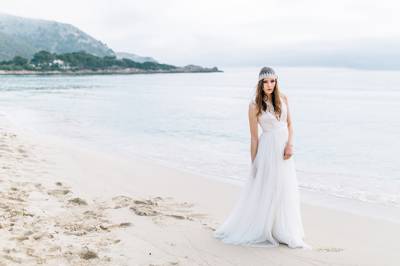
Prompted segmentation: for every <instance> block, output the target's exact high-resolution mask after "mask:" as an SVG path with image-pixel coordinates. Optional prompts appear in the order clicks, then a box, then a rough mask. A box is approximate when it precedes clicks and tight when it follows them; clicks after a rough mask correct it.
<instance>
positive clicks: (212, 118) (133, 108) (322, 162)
mask: <svg viewBox="0 0 400 266" xmlns="http://www.w3.org/2000/svg"><path fill="white" fill-rule="evenodd" d="M224 70H225V71H224V73H187V74H141V75H90V76H89V75H88V76H0V111H2V112H3V113H6V114H7V115H8V116H9V117H10V118H11V119H12V120H13V121H14V122H15V123H17V124H18V125H20V126H22V127H24V128H27V129H29V130H33V131H35V132H37V133H40V134H43V135H52V136H58V137H61V138H65V139H68V140H70V141H74V142H76V143H79V144H80V145H86V146H88V147H92V148H95V149H99V150H103V151H107V152H114V153H116V154H118V155H123V156H124V157H126V158H127V159H129V158H130V157H134V156H138V155H139V156H142V157H145V158H148V159H151V160H154V161H157V162H158V163H160V164H165V165H167V166H170V167H174V168H179V169H183V170H186V171H190V172H194V173H198V174H201V175H203V176H206V177H211V178H217V179H219V180H221V181H226V182H234V183H242V182H243V181H244V180H245V179H246V178H248V175H249V166H250V131H249V125H248V105H249V101H250V99H251V97H252V96H253V95H254V91H255V85H256V82H257V75H258V71H259V68H257V67H254V68H226V69H224ZM276 71H277V73H278V75H279V85H280V87H281V91H282V92H283V93H284V94H286V95H287V96H288V99H289V110H290V112H291V115H292V120H293V127H294V152H295V154H294V157H293V158H294V159H295V164H296V169H297V173H298V179H299V183H300V186H301V188H302V189H303V190H307V191H314V192H318V193H321V194H324V195H332V196H334V197H340V198H346V199H356V200H358V201H366V202H372V203H377V204H381V205H387V206H393V207H400V159H399V155H398V153H399V151H400V142H399V136H400V119H399V113H400V104H399V102H400V75H399V74H400V72H396V71H373V70H354V69H340V68H284V67H281V68H276Z"/></svg>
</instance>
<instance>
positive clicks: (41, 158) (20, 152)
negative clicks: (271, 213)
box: [0, 115, 400, 266]
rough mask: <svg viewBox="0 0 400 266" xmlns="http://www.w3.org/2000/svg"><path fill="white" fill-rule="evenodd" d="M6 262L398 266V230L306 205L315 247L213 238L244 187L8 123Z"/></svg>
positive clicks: (3, 148) (2, 124) (1, 259)
mask: <svg viewBox="0 0 400 266" xmlns="http://www.w3.org/2000/svg"><path fill="white" fill-rule="evenodd" d="M0 156H1V168H0V171H1V175H0V187H1V189H0V196H1V204H0V217H1V220H0V232H1V236H2V237H1V244H2V245H1V250H0V265H160V266H161V265H218V266H219V265H221V266H222V265H296V266H297V265H379V266H383V265H399V264H400V254H399V253H398V249H399V248H398V243H397V239H398V238H400V226H399V224H398V223H394V222H389V221H385V220H380V219H375V218H371V217H366V216H359V215H355V214H351V213H348V212H344V211H338V210H334V209H330V208H324V207H318V206H313V205H309V204H303V205H302V213H303V221H304V226H305V232H306V238H305V240H306V242H307V243H309V244H310V245H311V246H312V247H313V249H312V250H302V249H289V248H288V247H287V246H285V245H281V246H280V247H279V248H274V249H268V248H267V249H266V248H251V247H242V246H232V245H226V244H223V243H221V242H220V241H218V240H216V239H214V238H213V237H212V233H213V231H214V230H215V228H216V227H217V226H218V225H219V224H220V223H221V222H222V221H223V220H224V218H225V217H226V215H227V214H228V213H229V211H230V209H231V208H232V207H233V205H234V203H235V200H236V198H237V196H238V193H239V191H240V187H238V186H235V185H230V184H227V183H222V182H218V181H216V180H214V179H211V178H207V177H203V176H196V175H194V174H190V173H187V172H184V171H179V170H176V169H171V168H168V167H165V166H161V165H158V164H156V163H154V162H151V161H147V160H144V159H141V158H118V157H116V156H114V155H113V156H111V155H110V154H105V153H100V152H98V151H95V150H92V149H88V148H85V147H81V146H77V145H74V144H73V143H67V142H65V141H62V140H60V139H57V138H49V137H44V136H39V135H35V134H33V133H29V132H26V131H22V130H21V129H20V128H16V127H15V125H13V124H12V121H8V120H7V119H6V118H5V116H3V115H1V116H0Z"/></svg>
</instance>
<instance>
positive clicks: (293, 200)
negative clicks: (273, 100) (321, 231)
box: [214, 99, 311, 248]
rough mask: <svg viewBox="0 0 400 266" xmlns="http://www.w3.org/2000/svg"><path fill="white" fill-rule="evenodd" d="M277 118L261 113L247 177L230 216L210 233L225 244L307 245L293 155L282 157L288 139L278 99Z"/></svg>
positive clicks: (283, 115) (283, 113) (306, 246)
mask: <svg viewBox="0 0 400 266" xmlns="http://www.w3.org/2000/svg"><path fill="white" fill-rule="evenodd" d="M281 102H282V104H281V106H282V107H281V110H282V111H281V118H280V119H279V120H278V119H277V118H276V117H275V115H274V114H273V113H272V112H269V111H267V112H264V111H263V112H262V114H261V115H260V116H259V118H258V123H259V125H260V126H261V128H262V134H261V135H260V137H259V142H258V148H257V155H256V157H255V159H254V162H253V163H252V165H251V171H250V175H249V178H248V179H247V180H246V182H245V185H244V187H243V188H242V190H241V193H240V195H239V198H238V200H237V202H236V204H235V206H234V208H233V210H232V211H231V213H230V215H229V216H228V217H227V219H226V220H225V221H224V223H223V224H221V225H220V226H219V227H218V228H217V230H216V231H215V232H214V237H216V238H218V239H221V240H222V241H223V242H224V243H227V244H237V245H248V246H257V247H276V246H278V245H279V243H285V244H287V245H288V246H289V247H290V248H311V247H310V246H309V245H307V244H306V243H305V242H304V241H303V237H304V230H303V224H302V220H301V214H300V199H299V191H298V185H297V177H296V170H295V165H294V161H293V158H292V157H291V158H290V159H288V160H284V159H283V153H284V148H285V144H286V142H287V140H288V128H287V106H286V104H285V102H284V101H283V99H282V100H281Z"/></svg>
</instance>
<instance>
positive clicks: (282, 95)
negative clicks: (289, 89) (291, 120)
mask: <svg viewBox="0 0 400 266" xmlns="http://www.w3.org/2000/svg"><path fill="white" fill-rule="evenodd" d="M280 95H281V97H282V99H283V100H284V101H285V103H286V104H287V103H288V97H287V95H286V94H284V93H282V92H281V93H280Z"/></svg>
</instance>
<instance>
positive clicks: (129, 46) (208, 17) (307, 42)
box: [0, 0, 400, 68]
mask: <svg viewBox="0 0 400 266" xmlns="http://www.w3.org/2000/svg"><path fill="white" fill-rule="evenodd" d="M0 3H1V5H0V12H2V13H8V14H11V15H17V16H22V17H30V18H39V19H46V20H55V21H59V22H64V23H69V24H72V25H74V26H76V27H78V28H79V29H81V30H83V31H85V32H86V33H88V34H90V35H91V36H93V37H94V38H96V39H99V40H101V41H102V42H104V43H106V44H107V45H108V46H109V47H110V48H112V49H113V50H114V51H123V52H131V53H135V54H138V55H141V56H151V57H153V58H155V59H156V60H158V61H159V62H163V63H169V64H175V65H186V64H199V65H203V66H221V65H222V66H258V65H264V64H265V62H269V63H270V65H279V64H282V65H311V66H312V65H331V66H350V67H352V66H353V67H354V66H355V67H362V68H380V67H383V68H397V67H399V68H400V63H399V62H400V60H399V59H400V52H399V51H398V50H399V49H397V47H399V44H400V31H399V30H398V25H400V16H398V15H397V14H396V13H397V12H398V11H400V2H398V1H394V0H380V1H379V2H377V1H371V0H352V1H348V0H335V1H318V0H297V1H294V0H277V1H268V0H264V1H259V0H247V1H236V0H230V1H228V0H220V1H218V0H201V1H197V0H194V1H189V0H186V1H183V0H168V1H165V0H164V1H162V0H158V1H156V0H146V1H143V0H140V1H137V0H130V1H128V0H113V1H106V0H96V1H94V0H80V1H77V0H68V1H64V0H57V1H55V0H35V1H32V0H0Z"/></svg>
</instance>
